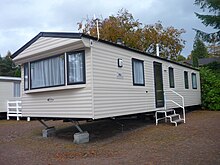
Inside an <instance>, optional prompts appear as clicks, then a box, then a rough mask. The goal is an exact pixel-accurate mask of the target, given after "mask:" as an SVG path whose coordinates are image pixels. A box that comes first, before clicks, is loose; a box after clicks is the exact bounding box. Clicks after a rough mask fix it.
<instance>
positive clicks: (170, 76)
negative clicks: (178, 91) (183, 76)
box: [169, 67, 175, 88]
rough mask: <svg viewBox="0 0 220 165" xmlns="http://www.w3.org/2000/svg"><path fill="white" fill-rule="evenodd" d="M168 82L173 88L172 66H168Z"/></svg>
mask: <svg viewBox="0 0 220 165" xmlns="http://www.w3.org/2000/svg"><path fill="white" fill-rule="evenodd" d="M169 82H170V88H174V87H175V84H174V71H173V68H171V67H169Z"/></svg>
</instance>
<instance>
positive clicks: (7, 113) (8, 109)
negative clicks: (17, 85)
mask: <svg viewBox="0 0 220 165" xmlns="http://www.w3.org/2000/svg"><path fill="white" fill-rule="evenodd" d="M7 120H9V101H7Z"/></svg>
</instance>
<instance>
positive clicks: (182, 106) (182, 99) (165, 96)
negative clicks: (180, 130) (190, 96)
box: [164, 89, 186, 123]
mask: <svg viewBox="0 0 220 165" xmlns="http://www.w3.org/2000/svg"><path fill="white" fill-rule="evenodd" d="M166 92H172V93H174V94H176V95H177V96H179V97H180V98H181V101H182V105H180V104H179V103H177V102H175V101H174V100H168V99H167V94H166ZM164 102H165V105H164V108H165V109H167V102H172V103H174V104H176V105H177V106H178V107H180V108H182V109H183V120H184V123H186V112H185V104H184V97H183V96H182V95H180V94H179V93H177V92H176V91H174V90H172V89H169V90H165V91H164Z"/></svg>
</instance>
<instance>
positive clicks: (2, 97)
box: [0, 76, 21, 114]
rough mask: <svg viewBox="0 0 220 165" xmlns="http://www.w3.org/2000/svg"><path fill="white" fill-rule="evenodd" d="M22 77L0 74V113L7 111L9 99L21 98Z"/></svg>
mask: <svg viewBox="0 0 220 165" xmlns="http://www.w3.org/2000/svg"><path fill="white" fill-rule="evenodd" d="M20 84H21V78H19V77H6V76H0V113H2V114H4V113H6V112H7V101H8V100H10V101H15V100H19V99H20V91H21V86H20Z"/></svg>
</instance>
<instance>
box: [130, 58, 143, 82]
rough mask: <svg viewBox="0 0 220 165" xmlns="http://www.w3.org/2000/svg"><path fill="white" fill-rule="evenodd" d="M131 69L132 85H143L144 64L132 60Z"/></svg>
mask: <svg viewBox="0 0 220 165" xmlns="http://www.w3.org/2000/svg"><path fill="white" fill-rule="evenodd" d="M132 69H133V84H134V85H142V86H144V85H145V82H144V62H143V61H141V60H137V59H132Z"/></svg>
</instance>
